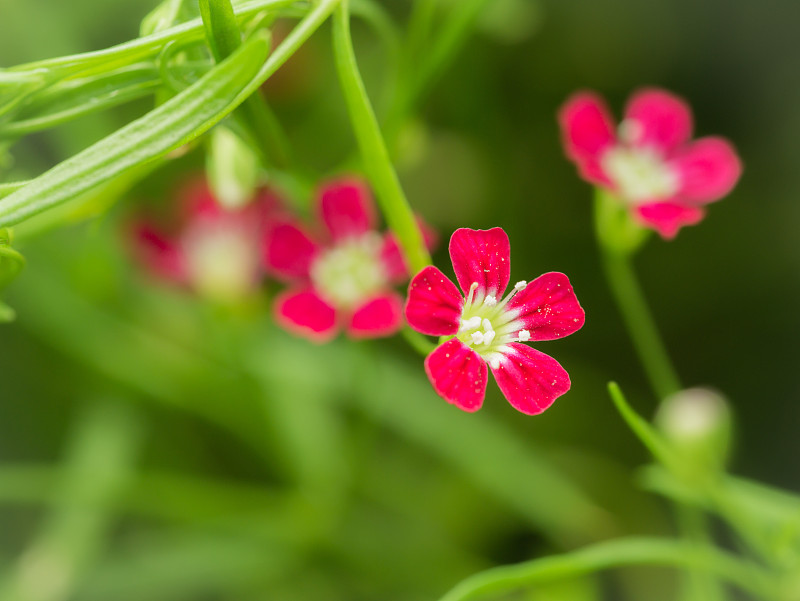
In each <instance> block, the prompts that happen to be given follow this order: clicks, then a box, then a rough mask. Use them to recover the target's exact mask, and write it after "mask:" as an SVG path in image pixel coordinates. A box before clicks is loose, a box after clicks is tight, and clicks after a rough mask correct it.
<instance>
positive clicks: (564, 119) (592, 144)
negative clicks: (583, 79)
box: [558, 92, 616, 164]
mask: <svg viewBox="0 0 800 601" xmlns="http://www.w3.org/2000/svg"><path fill="white" fill-rule="evenodd" d="M558 121H559V123H560V124H561V135H562V138H563V141H564V148H565V150H566V153H567V156H568V157H569V158H571V159H572V160H574V161H576V162H578V163H579V164H582V163H584V162H587V161H590V160H594V161H595V162H597V161H599V159H600V155H602V154H603V152H604V151H605V150H606V149H607V148H609V147H610V146H612V145H613V144H615V142H616V136H615V134H614V121H613V119H612V118H611V115H610V114H609V112H608V109H607V108H606V105H605V103H604V102H603V100H602V99H601V98H600V97H599V96H597V95H596V94H593V93H591V92H578V93H577V94H574V95H572V96H570V98H569V99H568V100H567V101H566V102H565V103H564V105H563V106H562V107H561V110H560V111H559V112H558Z"/></svg>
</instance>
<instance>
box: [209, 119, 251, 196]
mask: <svg viewBox="0 0 800 601" xmlns="http://www.w3.org/2000/svg"><path fill="white" fill-rule="evenodd" d="M208 181H209V184H210V185H211V189H212V191H213V192H214V197H215V198H216V199H217V200H218V201H219V203H220V205H222V206H223V207H224V208H226V209H239V208H241V207H242V206H244V205H245V204H247V203H248V202H249V201H250V200H251V199H252V198H253V197H254V192H255V189H256V185H257V184H258V158H257V157H256V156H255V154H254V153H253V151H252V150H251V149H250V148H249V147H248V146H247V144H245V143H244V142H243V141H242V140H241V139H240V138H239V137H238V136H237V135H236V134H234V133H233V132H232V131H231V130H229V129H227V128H225V127H216V128H215V129H214V131H213V132H211V143H210V147H209V152H208Z"/></svg>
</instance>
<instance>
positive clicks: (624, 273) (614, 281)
mask: <svg viewBox="0 0 800 601" xmlns="http://www.w3.org/2000/svg"><path fill="white" fill-rule="evenodd" d="M613 202H614V199H613V198H610V197H609V193H608V192H606V191H604V190H602V189H600V188H596V189H595V228H596V232H597V240H598V243H599V246H600V251H601V254H602V261H603V269H604V271H605V274H606V278H607V280H608V284H609V286H610V288H611V292H612V294H613V295H614V300H615V301H616V303H617V305H618V307H619V310H620V313H621V314H622V318H623V320H624V322H625V326H626V327H627V329H628V334H629V335H630V337H631V340H632V341H633V344H634V347H635V348H636V352H637V354H638V355H639V359H640V361H641V362H642V366H643V367H644V370H645V372H646V373H647V377H648V378H649V380H650V383H651V385H652V387H653V390H654V391H655V393H656V395H657V396H658V398H659V399H661V400H663V399H665V398H667V397H668V396H670V395H672V394H675V393H676V392H678V391H679V390H680V389H681V384H680V380H679V378H678V375H677V373H676V372H675V369H674V368H673V366H672V362H671V361H670V359H669V355H668V354H667V350H666V348H665V346H664V343H663V342H662V340H661V336H660V335H659V333H658V328H657V327H656V324H655V320H654V319H653V317H652V315H651V314H650V309H649V308H648V306H647V301H646V300H645V297H644V294H643V293H642V289H641V287H640V286H639V282H638V281H637V279H636V274H635V273H634V270H633V266H632V264H631V258H632V255H633V251H634V250H635V249H636V248H637V247H638V245H639V243H640V242H639V241H638V240H637V241H636V242H635V243H631V244H619V243H615V242H614V241H615V240H616V241H619V240H620V236H619V233H620V232H619V231H616V232H613V231H610V228H611V227H614V224H616V223H617V222H614V221H612V220H610V219H608V218H606V216H607V215H608V211H609V208H608V203H613ZM632 231H635V230H632ZM634 236H635V234H630V239H631V240H632V239H633V238H634Z"/></svg>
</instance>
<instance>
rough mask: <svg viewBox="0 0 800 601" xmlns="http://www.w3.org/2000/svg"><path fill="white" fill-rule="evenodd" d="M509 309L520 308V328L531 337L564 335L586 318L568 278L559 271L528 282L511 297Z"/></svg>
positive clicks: (553, 337) (534, 338)
mask: <svg viewBox="0 0 800 601" xmlns="http://www.w3.org/2000/svg"><path fill="white" fill-rule="evenodd" d="M508 309H509V311H511V310H516V311H519V315H518V316H517V318H516V319H517V320H518V321H521V322H522V324H523V325H522V326H521V327H520V329H525V330H528V332H530V335H531V338H530V339H531V340H555V339H557V338H563V337H564V336H568V335H570V334H572V333H573V332H577V331H578V330H580V329H581V327H583V323H584V321H585V315H584V312H583V308H581V305H580V303H579V302H578V298H577V297H576V296H575V291H574V290H573V289H572V285H571V284H570V283H569V278H568V277H567V276H566V275H564V274H563V273H558V272H550V273H545V274H544V275H541V276H539V277H538V278H536V279H535V280H533V281H532V282H530V283H529V284H528V285H527V286H526V287H525V288H523V289H522V290H520V291H519V292H518V293H517V294H516V295H515V296H514V298H512V299H511V301H510V302H509V303H508Z"/></svg>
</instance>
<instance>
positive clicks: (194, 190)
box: [178, 176, 228, 222]
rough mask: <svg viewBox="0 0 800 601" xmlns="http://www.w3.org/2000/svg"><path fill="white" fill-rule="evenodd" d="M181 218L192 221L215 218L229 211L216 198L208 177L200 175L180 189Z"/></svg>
mask: <svg viewBox="0 0 800 601" xmlns="http://www.w3.org/2000/svg"><path fill="white" fill-rule="evenodd" d="M178 198H179V206H180V218H181V219H182V220H183V221H186V222H191V221H195V220H196V219H198V218H199V219H207V220H214V219H217V218H220V217H223V216H224V215H225V214H227V213H228V211H226V210H225V209H223V208H222V205H220V204H219V203H218V202H217V199H216V198H214V194H213V192H212V191H211V188H210V187H209V186H208V182H207V181H206V178H205V177H203V176H198V177H196V178H193V179H192V180H190V181H189V182H187V183H186V184H184V185H183V186H182V187H181V189H180V190H179V191H178Z"/></svg>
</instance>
